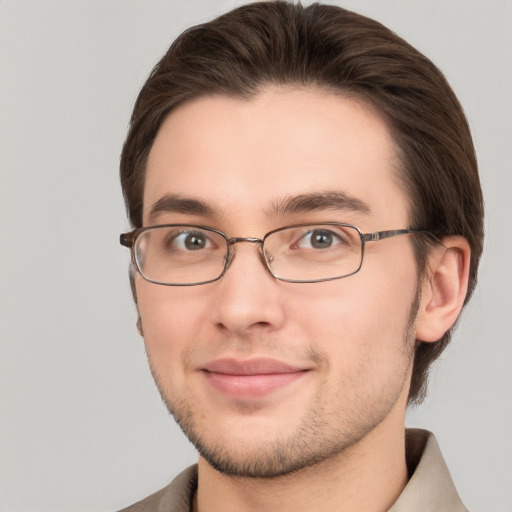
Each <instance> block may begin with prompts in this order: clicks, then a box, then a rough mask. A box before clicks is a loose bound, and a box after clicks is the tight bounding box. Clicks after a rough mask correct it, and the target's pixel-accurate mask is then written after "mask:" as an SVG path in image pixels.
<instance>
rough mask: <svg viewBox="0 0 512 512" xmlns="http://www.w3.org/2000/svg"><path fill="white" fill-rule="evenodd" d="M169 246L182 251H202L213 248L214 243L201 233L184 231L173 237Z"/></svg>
mask: <svg viewBox="0 0 512 512" xmlns="http://www.w3.org/2000/svg"><path fill="white" fill-rule="evenodd" d="M169 245H171V246H172V247H174V248H175V249H178V250H180V251H200V250H201V249H208V248H210V247H212V241H211V240H210V238H209V237H208V236H207V235H206V233H203V232H201V231H182V232H181V233H178V234H177V235H175V236H173V237H172V239H171V240H170V241H169Z"/></svg>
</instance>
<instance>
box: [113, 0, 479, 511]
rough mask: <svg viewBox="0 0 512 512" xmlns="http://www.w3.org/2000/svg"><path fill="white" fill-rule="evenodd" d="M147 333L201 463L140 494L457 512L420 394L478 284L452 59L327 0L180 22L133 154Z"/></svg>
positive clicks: (246, 505)
mask: <svg viewBox="0 0 512 512" xmlns="http://www.w3.org/2000/svg"><path fill="white" fill-rule="evenodd" d="M121 180H122V186H123V192H124V195H125V200H126V204H127V209H128V213H129V217H130V221H131V223H132V225H133V227H134V230H133V231H132V232H130V233H126V234H123V235H121V242H122V243H123V245H126V246H127V247H130V248H131V251H132V259H133V269H132V275H131V279H132V286H133V292H134V297H135V300H136V303H137V307H138V312H139V319H138V323H137V325H138V329H139V332H140V333H141V335H142V336H143V338H144V342H145V346H146V351H147V354H148V359H149V363H150V367H151V370H152V373H153V376H154V378H155V381H156V383H157V386H158V388H159V390H160V393H161V395H162V398H163V400H164V401H165V403H166V405H167V407H168V408H169V411H170V412H171V413H172V414H173V416H174V417H175V419H176V421H177V422H178V424H179V425H180V426H181V428H182V429H183V431H184V432H185V434H186V435H187V436H188V437H189V439H190V440H191V441H192V443H193V444H194V445H195V446H196V448H197V450H198V452H199V462H198V465H197V466H194V467H192V468H189V469H187V470H186V471H185V472H183V473H182V474H181V475H179V476H178V477H177V478H176V479H175V480H174V481H173V482H172V483H171V484H170V485H169V486H168V487H166V488H164V489H163V490H161V491H159V492H157V493H156V494H154V495H152V496H150V497H148V498H146V499H144V500H142V501H141V502H139V503H137V504H135V505H133V506H132V507H129V508H127V509H125V510H127V511H163V510H166V511H168V510H169V511H170V510H173V511H180V512H181V511H188V510H193V511H199V512H204V511H218V510H222V511H224V512H225V511H231V510H236V511H243V510H255V511H259V510H279V511H288V510H290V511H294V512H297V511H301V510H308V511H309V510H322V511H329V510H336V511H355V510H357V511H383V510H392V511H393V512H397V511H406V510H407V511H416V510H418V511H419V510H421V511H434V510H435V511H437V512H439V511H460V510H465V508H464V506H463V504H462V502H461V501H460V499H459V497H458V495H457V492H456V490H455V489H454V487H453V483H452V482H451V479H450V476H449V473H448V470H447V468H446V466H445V464H444V462H443V460H442V457H441V454H440V452H439V449H438V447H437V444H436V441H435V439H434V437H433V436H432V435H431V434H429V433H428V432H425V431H419V430H415V431H409V432H407V433H406V432H405V428H404V417H405V410H406V407H407V404H408V403H414V402H416V403H417V402H420V401H421V400H422V399H423V397H424V395H425V392H426V384H427V374H428V369H429V367H430V365H431V363H432V362H433V361H434V360H435V359H436V358H437V357H438V356H439V354H440V353H441V352H442V350H443V349H444V348H445V347H446V345H447V343H448V342H449V339H450V329H451V328H452V326H453V325H454V323H455V322H456V320H457V318H458V315H459V313H460V311H461V309H462V307H463V306H464V304H465V303H466V302H467V300H468V299H469V297H470V295H471V292H472V290H473V288H474V285H475V282H476V274H477V266H478V260H479V257H480V254H481V250H482V238H483V228H482V218H483V208H482V197H481V190H480V184H479V178H478V172H477V165H476V158H475V154H474V148H473V144H472V140H471V135H470V133H469V129H468V126H467V122H466V120H465V117H464V114H463V112H462V109H461V107H460V105H459V103H458V101H457V99H456V98H455V96H454V94H453V92H452V91H451V89H450V87H449V86H448V84H447V83H446V81H445V79H444V78H443V76H442V74H441V73H440V72H439V70H438V69H437V68H436V67H435V66H434V65H433V64H432V63H431V62H430V61H429V60H428V59H426V58H425V57H424V56H422V55H421V54H420V53H418V52H417V51H416V50H415V49H413V48H412V47H411V46H410V45H408V44H407V43H406V42H404V41H403V40H401V39H400V38H398V37H397V36H396V35H394V34H393V33H391V32H390V31H389V30H388V29H386V28H385V27H383V26H382V25H380V24H379V23H377V22H375V21H373V20H369V19H367V18H364V17H362V16H359V15H357V14H354V13H351V12H348V11H345V10H343V9H341V8H338V7H332V6H325V5H324V6H322V5H312V6H310V7H302V6H300V5H295V4H291V3H286V2H263V3H253V4H249V5H246V6H242V7H240V8H238V9H236V10H234V11H232V12H230V13H228V14H226V15H224V16H221V17H220V18H218V19H216V20H214V21H212V22H210V23H206V24H204V25H202V26H199V27H196V28H193V29H191V30H189V31H186V32H185V33H183V34H182V35H181V36H180V37H179V38H178V39H177V40H176V41H175V43H174V44H173V45H172V46H171V48H170V49H169V51H168V52H167V54H166V55H165V56H164V57H163V58H162V59H161V61H160V62H159V64H158V65H157V66H156V67H155V69H154V70H153V72H152V74H151V76H150V77H149V79H148V81H147V82H146V84H145V85H144V87H143V89H142V91H141V93H140V95H139V97H138V99H137V102H136V104H135V108H134V112H133V116H132V121H131V126H130V131H129V134H128V137H127V140H126V142H125V145H124V148H123V153H122V158H121Z"/></svg>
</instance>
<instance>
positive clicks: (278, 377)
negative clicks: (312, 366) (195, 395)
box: [201, 358, 309, 399]
mask: <svg viewBox="0 0 512 512" xmlns="http://www.w3.org/2000/svg"><path fill="white" fill-rule="evenodd" d="M201 371H202V373H203V374H204V376H205V377H206V379H207V381H208V383H209V384H210V386H211V387H212V388H213V389H214V390H216V391H218V392H220V393H222V394H223V395H226V396H227V397H230V398H235V399H251V398H260V397H264V396H266V395H269V394H270V393H273V392H276V391H277V390H279V389H282V388H285V387H287V386H289V385H290V384H292V383H293V382H295V381H297V380H299V379H301V378H302V377H303V376H304V375H305V374H306V373H307V372H308V371H309V369H308V368H300V367H295V366H292V365H289V364H287V363H283V362H281V361H277V360H275V359H267V358H259V359H249V360H246V361H241V360H237V359H217V360H215V361H212V362H210V363H208V364H206V365H205V367H204V368H202V370H201Z"/></svg>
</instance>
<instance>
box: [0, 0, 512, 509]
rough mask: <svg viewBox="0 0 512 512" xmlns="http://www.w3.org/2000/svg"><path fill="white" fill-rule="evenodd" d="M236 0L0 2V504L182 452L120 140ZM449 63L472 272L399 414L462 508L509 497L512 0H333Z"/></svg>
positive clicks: (136, 494) (84, 497)
mask: <svg viewBox="0 0 512 512" xmlns="http://www.w3.org/2000/svg"><path fill="white" fill-rule="evenodd" d="M239 3H241V2H234V1H232V0H209V1H208V0H187V1H186V2H185V1H183V2H178V1H166V2H162V1H144V2H143V1H133V0H107V1H105V0H101V1H99V0H89V1H69V0H68V1H57V0H38V1H23V0H19V1H14V0H10V1H9V0H4V1H1V0H0V171H1V176H0V229H1V233H0V244H1V265H0V300H1V309H0V314H1V317H0V321H1V324H0V325H1V345H0V408H1V409H0V510H1V511H3V512H33V511H37V512H43V511H48V512H49V511H51V512H60V511H62V512H64V511H66V512H67V511H74V512H81V511H98V512H100V511H108V510H116V509H118V508H120V507H121V506H123V505H127V504H129V503H131V502H133V501H135V500H137V499H139V498H141V497H143V496H144V495H146V494H149V493H150V492H152V491H154V490H156V489H158V488H160V487H161V486H163V485H165V484H166V483H167V482H168V481H169V480H170V478H171V477H172V476H173V475H174V474H175V473H177V472H178V471H179V470H180V469H181V468H183V467H184V466H185V465H186V464H188V463H191V462H193V461H194V460H195V454H194V451H193V449H192V448H191V447H190V446H189V445H188V443H187V441H186V440H185V439H184V438H183V436H182V434H181V433H180V432H179V430H178V428H177V427H176V426H175V425H174V423H173V421H171V420H170V419H169V418H168V414H167V412H166V410H165V409H164V407H163V406H162V404H161V403H160V399H159V396H158V394H157V392H156V390H155V388H154V385H153V382H152V379H151V377H150V374H149V371H148V369H147V364H146V360H145V354H144V349H143V345H142V341H141V339H140V338H139V337H138V335H137V333H136V330H135V312H134V307H133V305H132V303H131V298H130V292H129V287H128V281H127V266H128V252H127V251H126V250H125V249H123V248H121V247H120V246H119V245H118V242H117V239H118V233H120V232H121V231H123V230H125V229H127V228H128V224H127V222H126V220H125V216H124V210H123V203H122V199H121V193H120V189H119V185H118V177H117V172H118V159H119V152H120V147H121V144H122V141H123V138H124V136H125V133H126V127H127V123H128V118H129V114H130V110H131V107H132V105H133V102H134V99H135V96H136V93H137V92H138V90H139V88H140V86H141V85H142V83H143V81H144V79H145V77H146V76H147V74H148V73H149V71H150V69H151V67H152V65H153V64H154V63H155V62H156V61H157V59H158V58H159V57H160V56H161V54H162V53H163V52H164V50H165V49H166V48H167V47H168V45H169V44H170V42H171V40H172V39H173V38H174V37H175V36H176V35H178V33H180V32H181V31H182V30H183V29H185V28H186V27H188V26H189V25H191V24H196V23H198V22H201V21H205V20H207V19H209V18H210V17H211V16H213V15H215V14H219V13H221V12H223V11H225V10H227V9H229V8H231V7H232V6H233V5H237V4H239ZM339 3H340V4H341V5H344V6H346V7H348V8H351V9H354V10H357V11H359V12H361V13H363V14H367V15H369V16H372V17H375V18H376V19H378V20H380V21H382V22H384V23H385V24H387V25H388V26H389V27H391V28H392V29H394V30H395V31H397V32H398V33H399V34H400V35H402V36H404V37H405V38H406V39H408V40H409V41H410V42H411V43H413V44H414V45H415V46H417V47H418V48H419V49H420V50H421V51H423V52H424V53H426V54H427V55H428V56H429V57H430V58H432V59H433V60H434V62H436V64H437V65H438V66H439V67H440V68H441V69H442V70H443V71H444V72H445V74H446V75H447V77H448V79H449V80H450V82H451V83H452V85H453V87H454V89H455V91H456V93H457V94H458V96H459V98H460V100H461V101H462V103H463V105H464V106H465V109H466V112H467V115H468V117H469V120H470V123H471V126H472V128H473V132H474V138H475V142H476V147H477V151H478V154H479V161H480V167H481V176H482V183H483V188H484V193H485V196H486V203H487V218H486V229H487V240H486V252H485V255H484V258H483V261H482V266H481V274H480V276H481V278H480V286H479V288H478V290H477V292H476V294H475V296H474V298H473V301H472V303H471V304H470V306H469V307H468V308H467V310H466V311H465V313H464V315H463V319H462V322H461V324H460V327H459V329H458V331H457V334H456V336H455V339H454V340H453V343H452V345H451V346H450V347H449V349H448V351H447V352H446V353H445V355H444V356H443V358H442V361H441V362H440V363H439V364H438V365H437V366H436V368H435V370H434V372H433V378H432V384H431V387H430V395H429V398H428V400H427V401H426V403H425V404H424V405H422V406H421V407H419V408H418V409H415V410H413V411H411V412H410V414H409V419H408V424H409V425H413V426H423V427H426V428H430V429H432V430H433V431H435V433H436V434H437V437H438V439H439V442H440V444H441V447H442V449H443V452H444V454H445V456H446V459H447V461H448V465H449V466H450V468H451V471H452V474H453V477H454V480H455V482H456V484H457V486H458V488H459V491H460V493H461V495H462V496H463V498H464V501H465V502H466V504H467V506H468V507H469V508H470V509H471V510H472V511H473V512H479V511H481V512H483V511H485V512H510V511H512V407H511V398H512V382H511V381H512V372H511V371H510V366H511V361H512V343H511V341H512V339H511V334H510V332H511V330H512V329H511V328H512V326H511V320H510V318H511V316H512V307H511V306H512V274H511V265H510V255H511V254H512V245H511V234H512V233H511V231H512V229H511V211H512V209H511V205H510V201H511V192H512V174H511V168H512V166H511V164H512V158H511V150H510V148H511V144H512V128H511V120H512V106H511V99H510V98H511V97H512V95H511V94H510V91H511V90H512V76H511V62H512V38H511V35H510V32H511V27H512V23H511V22H512V3H511V2H510V1H506V0H485V1H484V0H480V1H474V0H444V1H433V0H429V1H426V0H425V1H411V0H408V1H405V0H403V1H398V0H392V1H389V0H388V1H385V2H384V1H381V0H373V1H370V0H358V1H356V0H352V1H350V0H347V1H344V2H339Z"/></svg>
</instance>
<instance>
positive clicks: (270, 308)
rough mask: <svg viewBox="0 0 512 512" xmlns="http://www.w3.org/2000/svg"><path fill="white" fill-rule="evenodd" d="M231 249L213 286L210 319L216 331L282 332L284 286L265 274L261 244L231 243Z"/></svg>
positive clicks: (267, 273) (243, 332) (267, 272)
mask: <svg viewBox="0 0 512 512" xmlns="http://www.w3.org/2000/svg"><path fill="white" fill-rule="evenodd" d="M238 242H252V243H238ZM235 243H236V247H235V245H234V244H235ZM231 245H232V247H231V249H232V252H231V254H230V260H229V263H228V268H227V270H226V272H225V273H224V275H223V276H222V278H221V279H220V280H219V281H217V282H216V283H214V285H215V286H216V287H217V290H216V293H215V303H214V305H213V309H212V315H213V321H214V323H215V324H216V326H217V328H219V329H221V330H223V331H226V332H229V333H230V334H233V335H238V336H242V335H248V334H250V333H251V334H255V333H257V332H258V331H260V332H263V331H265V332H270V331H274V330H277V329H279V328H281V327H282V325H283V324H284V321H285V308H284V303H283V293H282V288H283V285H284V284H285V283H281V282H280V281H278V280H277V279H275V278H274V277H273V276H272V275H271V274H270V272H269V271H268V269H267V267H266V265H265V262H264V260H263V256H262V253H261V244H260V241H259V240H258V239H234V243H232V244H231Z"/></svg>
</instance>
